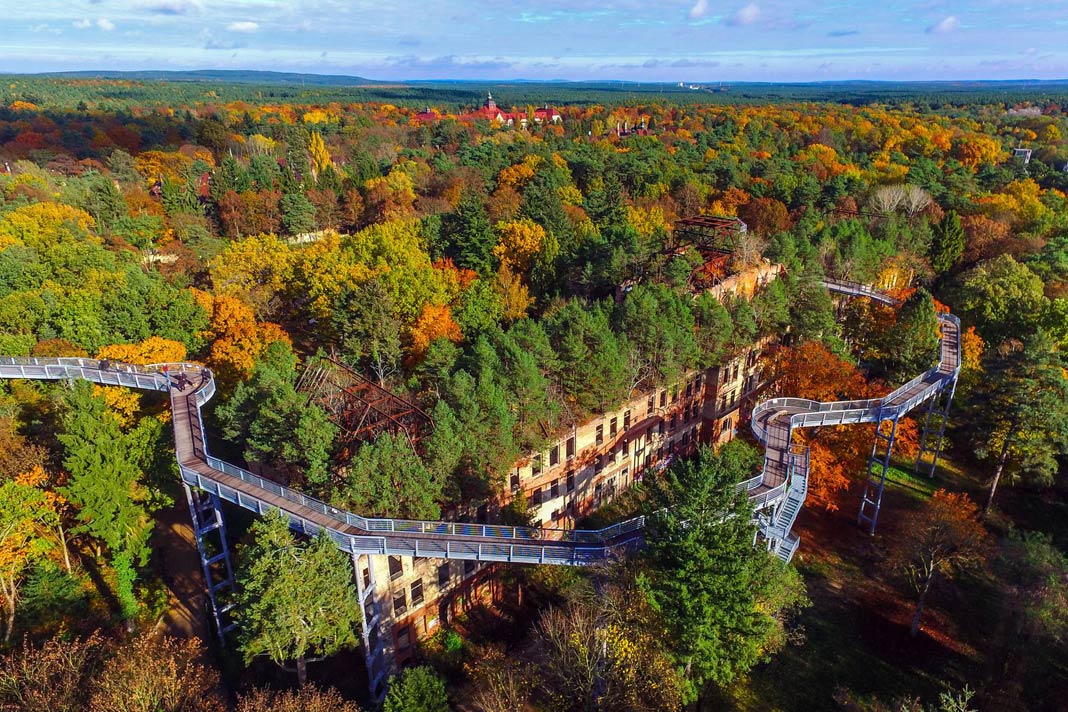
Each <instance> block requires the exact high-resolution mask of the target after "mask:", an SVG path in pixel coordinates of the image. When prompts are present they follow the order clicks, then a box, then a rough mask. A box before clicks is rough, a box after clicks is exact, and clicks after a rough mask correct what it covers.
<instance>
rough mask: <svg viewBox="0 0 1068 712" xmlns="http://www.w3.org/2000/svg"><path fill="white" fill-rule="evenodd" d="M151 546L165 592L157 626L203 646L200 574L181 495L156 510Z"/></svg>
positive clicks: (205, 630)
mask: <svg viewBox="0 0 1068 712" xmlns="http://www.w3.org/2000/svg"><path fill="white" fill-rule="evenodd" d="M152 546H153V550H154V551H155V552H156V554H157V561H158V566H157V570H158V571H159V573H160V576H161V578H162V579H163V583H164V585H166V587H167V592H168V601H167V610H166V611H165V613H164V615H163V618H162V620H161V621H160V623H159V626H158V627H159V628H160V630H161V631H162V632H164V633H166V634H167V635H173V636H176V637H179V638H200V639H201V641H202V642H203V643H204V645H205V646H207V645H208V642H209V641H208V634H209V630H208V623H207V619H206V614H205V611H206V606H207V594H206V593H205V591H204V574H203V572H202V571H201V568H200V556H199V555H198V553H197V545H196V541H195V540H194V539H193V524H192V522H191V521H190V518H189V507H188V505H187V504H186V502H185V498H184V497H183V498H181V499H178V498H176V499H175V503H174V505H172V506H170V507H167V508H166V509H162V510H160V511H159V512H157V513H156V527H155V530H154V532H153V534H152Z"/></svg>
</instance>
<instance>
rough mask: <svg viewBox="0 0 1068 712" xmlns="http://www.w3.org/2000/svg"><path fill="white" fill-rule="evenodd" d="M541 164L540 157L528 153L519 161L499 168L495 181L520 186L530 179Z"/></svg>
mask: <svg viewBox="0 0 1068 712" xmlns="http://www.w3.org/2000/svg"><path fill="white" fill-rule="evenodd" d="M539 165H541V157H540V156H535V155H533V154H530V155H528V156H525V157H524V158H523V160H522V162H520V163H516V164H515V165H514V166H508V167H507V168H503V169H501V172H500V173H499V174H497V183H498V184H499V185H507V186H509V187H511V188H516V189H519V188H522V187H523V186H525V185H526V184H527V183H529V182H530V181H531V179H532V178H533V177H534V174H535V173H537V170H538V166H539Z"/></svg>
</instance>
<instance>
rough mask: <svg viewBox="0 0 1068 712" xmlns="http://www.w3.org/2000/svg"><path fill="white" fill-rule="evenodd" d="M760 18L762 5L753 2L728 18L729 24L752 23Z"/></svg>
mask: <svg viewBox="0 0 1068 712" xmlns="http://www.w3.org/2000/svg"><path fill="white" fill-rule="evenodd" d="M759 18H760V6H759V5H757V4H756V3H755V2H751V3H749V4H748V5H746V6H744V7H740V8H738V10H737V11H736V12H735V13H734V14H733V15H731V16H730V17H728V18H727V24H728V25H752V24H753V23H754V22H756V21H757V20H758V19H759Z"/></svg>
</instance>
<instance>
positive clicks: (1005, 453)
mask: <svg viewBox="0 0 1068 712" xmlns="http://www.w3.org/2000/svg"><path fill="white" fill-rule="evenodd" d="M1011 442H1012V432H1010V433H1009V434H1008V435H1007V436H1006V437H1005V444H1004V445H1002V446H1001V454H1000V455H998V464H997V467H995V468H994V481H993V482H991V483H990V492H989V493H988V494H987V496H986V506H985V507H983V516H984V517H985V516H986V515H988V514H990V507H991V506H992V505H993V504H994V493H996V492H997V491H998V482H999V481H1000V480H1001V473H1002V472H1004V470H1005V462H1006V461H1007V460H1008V459H1009V445H1010V444H1011Z"/></svg>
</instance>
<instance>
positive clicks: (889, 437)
mask: <svg viewBox="0 0 1068 712" xmlns="http://www.w3.org/2000/svg"><path fill="white" fill-rule="evenodd" d="M880 416H881V413H880ZM875 422H876V426H875V442H873V443H872V446H871V455H869V456H868V469H867V473H866V479H865V481H864V495H863V497H861V500H860V511H859V512H858V513H857V525H858V526H863V525H865V524H867V525H868V534H870V535H873V536H874V534H875V525H876V523H877V522H878V520H879V507H880V506H882V503H883V489H884V488H885V487H886V474H887V472H888V471H889V469H890V455H891V453H893V451H894V437H895V436H896V435H897V416H896V415H895V416H894V417H893V418H889V419H883V418H882V417H879V418H877V419H876V421H875ZM886 423H889V425H890V427H889V431H890V432H889V433H885V432H883V425H884V424H886Z"/></svg>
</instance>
